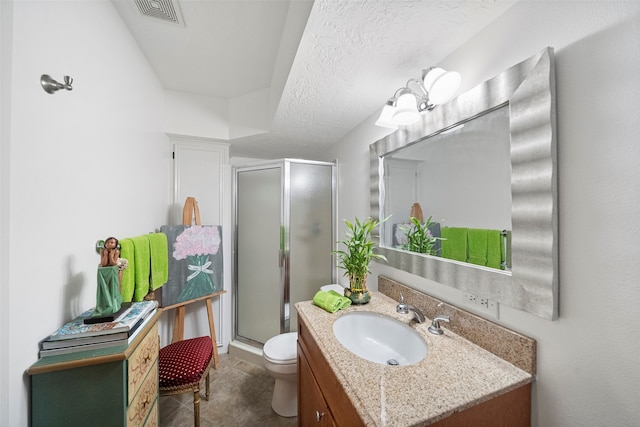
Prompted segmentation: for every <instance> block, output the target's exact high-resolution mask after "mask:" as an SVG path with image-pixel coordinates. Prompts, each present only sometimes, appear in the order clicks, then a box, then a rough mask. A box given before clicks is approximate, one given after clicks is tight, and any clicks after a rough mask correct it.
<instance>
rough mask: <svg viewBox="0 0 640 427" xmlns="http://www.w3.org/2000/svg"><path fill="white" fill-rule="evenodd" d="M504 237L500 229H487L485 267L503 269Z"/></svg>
mask: <svg viewBox="0 0 640 427" xmlns="http://www.w3.org/2000/svg"><path fill="white" fill-rule="evenodd" d="M504 249H505V248H504V238H503V236H502V234H501V232H500V230H488V231H487V267H491V268H497V269H501V270H504V264H503V263H504V261H505V250H504Z"/></svg>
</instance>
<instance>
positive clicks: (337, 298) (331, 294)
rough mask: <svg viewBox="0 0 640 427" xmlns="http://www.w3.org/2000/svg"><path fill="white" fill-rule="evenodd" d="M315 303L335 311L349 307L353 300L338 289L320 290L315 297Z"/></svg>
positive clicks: (329, 310) (330, 311)
mask: <svg viewBox="0 0 640 427" xmlns="http://www.w3.org/2000/svg"><path fill="white" fill-rule="evenodd" d="M313 303H314V304H315V305H317V306H318V307H320V308H324V309H325V310H327V311H328V312H329V313H335V312H336V311H338V310H342V309H343V308H347V307H349V306H350V305H351V300H350V299H349V298H347V297H345V296H342V295H340V294H339V293H337V292H336V291H318V292H316V294H315V295H314V297H313Z"/></svg>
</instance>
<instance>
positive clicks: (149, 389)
mask: <svg viewBox="0 0 640 427" xmlns="http://www.w3.org/2000/svg"><path fill="white" fill-rule="evenodd" d="M154 362H155V361H154ZM157 397H158V364H157V363H154V364H153V365H152V366H151V369H150V370H149V374H148V375H147V376H146V377H145V379H144V382H143V383H142V384H141V385H140V389H139V390H138V393H137V394H136V396H135V398H134V399H133V401H132V402H131V404H130V405H129V408H128V409H127V427H138V426H143V425H144V422H145V420H146V419H147V415H148V414H149V411H151V408H152V407H153V408H155V405H156V400H157Z"/></svg>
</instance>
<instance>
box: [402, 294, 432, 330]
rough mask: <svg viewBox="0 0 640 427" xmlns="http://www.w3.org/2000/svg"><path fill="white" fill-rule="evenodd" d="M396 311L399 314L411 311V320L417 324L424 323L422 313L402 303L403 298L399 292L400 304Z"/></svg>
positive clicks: (416, 308)
mask: <svg viewBox="0 0 640 427" xmlns="http://www.w3.org/2000/svg"><path fill="white" fill-rule="evenodd" d="M396 311H397V312H398V313H400V314H409V312H410V311H413V318H414V319H415V321H416V322H418V323H423V322H424V321H425V317H424V313H422V310H420V309H419V308H418V307H414V306H412V305H411V304H406V303H405V302H404V297H403V296H402V292H400V303H399V304H398V305H397V306H396Z"/></svg>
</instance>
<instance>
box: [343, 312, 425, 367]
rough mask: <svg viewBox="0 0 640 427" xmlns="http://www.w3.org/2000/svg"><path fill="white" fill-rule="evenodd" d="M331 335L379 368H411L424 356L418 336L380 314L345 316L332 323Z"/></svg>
mask: <svg viewBox="0 0 640 427" xmlns="http://www.w3.org/2000/svg"><path fill="white" fill-rule="evenodd" d="M333 334H334V335H335V336H336V338H337V339H338V341H340V344H342V345H343V346H345V347H346V348H347V349H348V350H349V351H351V352H352V353H354V354H356V355H358V356H360V357H362V358H363V359H366V360H369V361H371V362H375V363H380V364H382V365H396V364H397V365H413V364H415V363H418V362H419V361H421V360H422V359H424V357H425V356H426V355H427V343H426V342H425V341H424V339H423V338H422V337H421V336H420V334H418V333H417V332H416V331H415V330H413V329H412V328H411V327H409V326H408V325H406V324H404V323H402V322H400V321H398V320H396V319H392V318H391V317H387V316H384V315H382V314H376V313H370V312H365V311H357V312H353V313H347V314H345V315H343V316H341V317H339V318H338V319H337V320H336V321H335V322H334V323H333ZM396 362H397V363H396Z"/></svg>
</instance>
